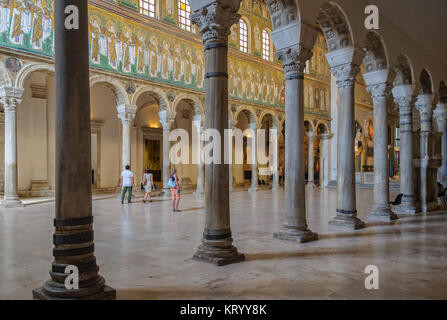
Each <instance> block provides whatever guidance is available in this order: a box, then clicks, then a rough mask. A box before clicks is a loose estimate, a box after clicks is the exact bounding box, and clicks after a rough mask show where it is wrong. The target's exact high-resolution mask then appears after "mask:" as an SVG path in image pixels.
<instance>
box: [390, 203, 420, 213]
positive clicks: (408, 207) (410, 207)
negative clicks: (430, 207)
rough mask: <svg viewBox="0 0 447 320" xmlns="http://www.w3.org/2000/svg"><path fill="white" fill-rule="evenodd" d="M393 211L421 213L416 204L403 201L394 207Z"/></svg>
mask: <svg viewBox="0 0 447 320" xmlns="http://www.w3.org/2000/svg"><path fill="white" fill-rule="evenodd" d="M393 212H394V213H395V214H408V215H416V214H417V213H420V210H419V208H418V207H417V206H416V205H414V204H406V203H402V204H401V205H398V206H396V207H394V208H393Z"/></svg>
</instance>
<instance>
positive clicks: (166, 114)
mask: <svg viewBox="0 0 447 320" xmlns="http://www.w3.org/2000/svg"><path fill="white" fill-rule="evenodd" d="M158 116H159V118H160V122H161V125H162V127H163V173H162V175H163V194H164V195H165V196H170V194H171V192H170V191H169V187H168V181H169V177H170V175H171V172H170V169H171V162H170V160H169V149H170V147H171V142H170V141H169V133H170V132H171V126H172V123H173V122H174V119H175V114H173V113H172V112H171V111H169V110H163V111H160V112H159V113H158Z"/></svg>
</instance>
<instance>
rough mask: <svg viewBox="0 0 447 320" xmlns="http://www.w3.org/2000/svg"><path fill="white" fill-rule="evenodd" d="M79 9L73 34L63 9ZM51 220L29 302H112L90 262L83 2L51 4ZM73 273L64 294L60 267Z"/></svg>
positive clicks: (110, 291)
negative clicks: (46, 270) (40, 274)
mask: <svg viewBox="0 0 447 320" xmlns="http://www.w3.org/2000/svg"><path fill="white" fill-rule="evenodd" d="M69 5H76V6H77V8H78V9H79V20H80V21H79V29H77V30H68V29H66V28H65V26H64V23H65V17H66V15H65V8H66V7H67V6H69ZM55 30H56V34H55V37H56V38H55V44H56V47H55V51H56V75H55V84H56V105H57V106H58V107H57V108H56V124H57V125H56V206H55V207H56V218H55V219H54V226H55V233H54V236H53V243H54V249H53V256H54V261H53V263H52V267H51V270H50V276H51V279H50V280H48V281H47V282H45V283H44V284H43V286H42V287H40V288H37V289H35V290H33V297H34V298H35V299H114V298H115V296H116V293H115V290H113V289H112V288H110V287H108V286H107V285H106V284H105V280H104V278H103V277H101V276H100V275H99V274H98V271H99V267H98V265H97V264H96V258H95V256H94V249H95V247H94V242H93V216H92V194H91V136H90V134H91V131H90V87H89V55H88V9H87V1H76V0H58V1H55ZM68 266H74V267H76V268H77V269H78V271H79V288H78V289H76V288H73V289H71V288H67V286H66V285H65V280H66V278H67V277H68V276H69V275H70V273H66V272H65V271H66V267H68Z"/></svg>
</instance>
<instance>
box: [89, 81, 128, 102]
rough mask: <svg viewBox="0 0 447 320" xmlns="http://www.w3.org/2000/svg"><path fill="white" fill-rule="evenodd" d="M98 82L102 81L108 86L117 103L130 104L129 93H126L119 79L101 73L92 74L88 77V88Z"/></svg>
mask: <svg viewBox="0 0 447 320" xmlns="http://www.w3.org/2000/svg"><path fill="white" fill-rule="evenodd" d="M98 83H103V84H105V85H106V86H108V87H110V89H111V90H112V91H113V94H114V95H115V97H116V102H117V105H122V104H124V105H130V100H129V95H128V94H127V92H126V89H125V88H124V86H123V84H122V83H121V82H120V81H119V80H117V79H114V78H112V77H108V76H102V75H94V76H91V77H90V88H92V87H93V86H94V85H95V84H98Z"/></svg>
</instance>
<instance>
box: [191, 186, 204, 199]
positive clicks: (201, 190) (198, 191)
mask: <svg viewBox="0 0 447 320" xmlns="http://www.w3.org/2000/svg"><path fill="white" fill-rule="evenodd" d="M193 194H194V195H195V196H198V197H200V196H203V195H204V194H205V190H204V189H203V188H200V189H196V191H194V192H193Z"/></svg>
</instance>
